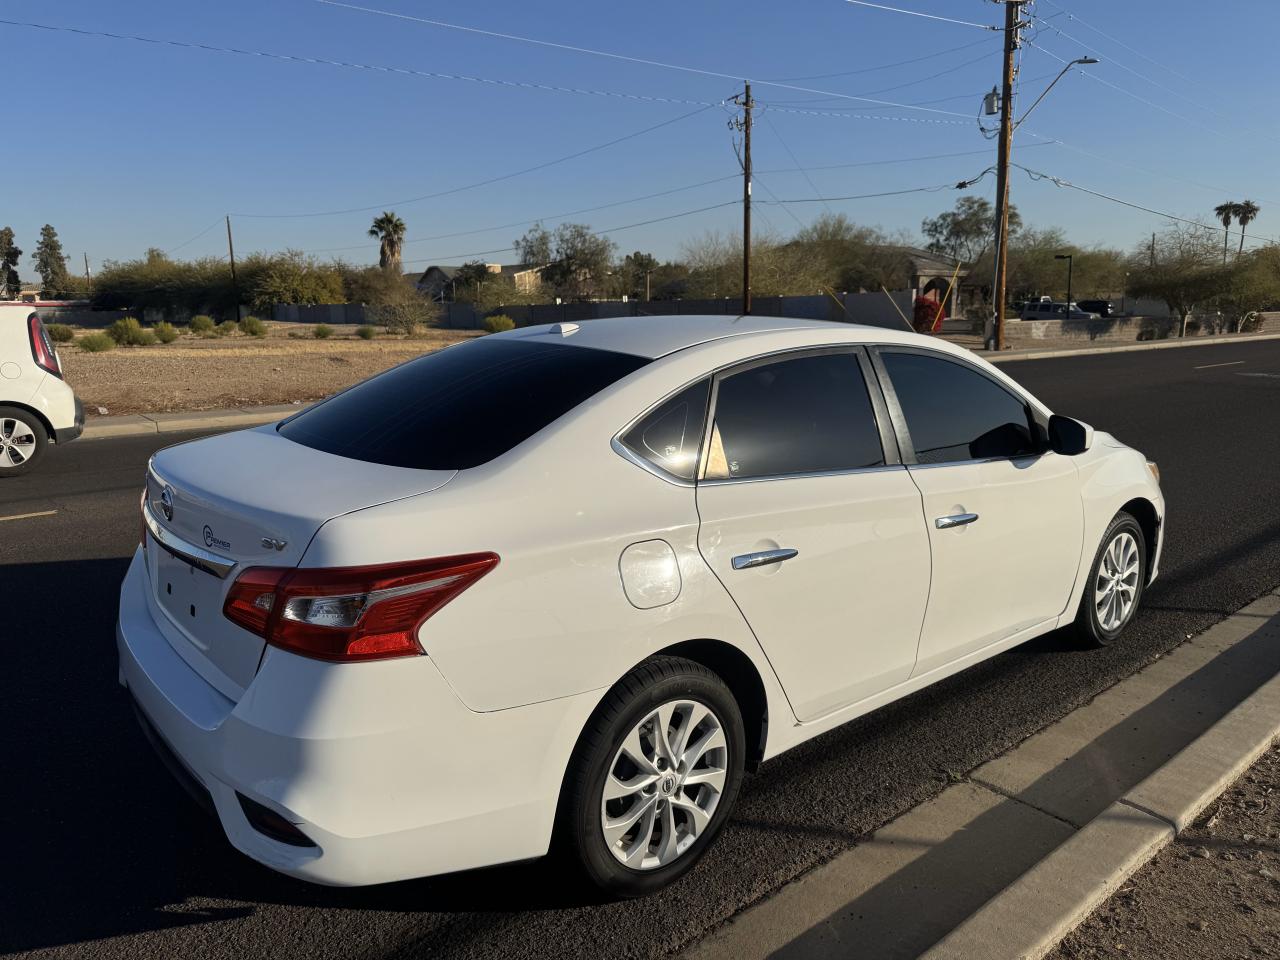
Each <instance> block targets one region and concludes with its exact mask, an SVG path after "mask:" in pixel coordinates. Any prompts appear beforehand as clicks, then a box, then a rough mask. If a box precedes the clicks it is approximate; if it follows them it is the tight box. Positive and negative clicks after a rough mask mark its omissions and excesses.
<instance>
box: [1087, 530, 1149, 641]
mask: <svg viewBox="0 0 1280 960" xmlns="http://www.w3.org/2000/svg"><path fill="white" fill-rule="evenodd" d="M1146 579H1147V545H1146V539H1145V538H1144V537H1143V535H1142V528H1141V527H1140V526H1139V525H1138V521H1137V520H1135V519H1134V518H1133V517H1132V516H1131V515H1130V514H1128V513H1124V512H1121V513H1118V514H1116V516H1115V519H1114V520H1112V521H1111V525H1110V526H1108V527H1107V532H1106V533H1105V534H1104V535H1103V537H1102V545H1101V546H1099V547H1098V552H1097V554H1096V555H1095V556H1094V558H1093V566H1092V568H1091V569H1090V573H1089V582H1088V583H1087V584H1086V585H1085V590H1084V596H1082V597H1081V598H1080V611H1079V613H1077V615H1076V632H1077V633H1078V634H1079V635H1080V638H1081V639H1082V640H1084V641H1085V643H1087V644H1088V645H1090V646H1095V647H1105V646H1107V645H1108V644H1110V643H1112V642H1113V641H1115V640H1116V639H1118V638H1119V636H1120V634H1122V633H1123V632H1124V630H1125V628H1126V627H1128V626H1129V624H1130V622H1131V621H1132V620H1133V616H1134V614H1135V613H1137V610H1138V604H1139V603H1140V602H1141V600H1142V588H1143V585H1144V584H1145V583H1146Z"/></svg>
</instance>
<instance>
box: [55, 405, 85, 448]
mask: <svg viewBox="0 0 1280 960" xmlns="http://www.w3.org/2000/svg"><path fill="white" fill-rule="evenodd" d="M71 399H72V400H73V401H74V404H75V406H74V409H75V414H74V418H73V419H72V422H71V426H69V427H60V428H57V429H55V430H54V431H53V442H54V443H70V442H71V441H72V440H74V439H76V437H78V436H80V434H82V433H84V403H83V402H82V401H81V400H80V398H79V397H77V396H75V395H74V394H73V395H72V397H71Z"/></svg>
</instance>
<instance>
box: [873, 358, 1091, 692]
mask: <svg viewBox="0 0 1280 960" xmlns="http://www.w3.org/2000/svg"><path fill="white" fill-rule="evenodd" d="M878 356H879V359H880V363H881V364H882V365H883V370H884V371H885V372H886V373H887V375H888V381H889V384H890V385H889V386H886V393H889V394H890V396H891V397H893V398H895V399H896V402H897V405H898V407H899V408H900V410H901V411H902V417H901V419H902V421H903V422H904V423H905V426H906V429H907V432H908V433H909V443H904V446H909V447H911V448H912V450H911V451H910V452H908V453H904V458H905V459H907V460H912V459H914V460H915V463H912V464H911V465H910V466H909V467H908V470H909V472H910V475H911V479H912V480H914V481H915V484H916V486H917V487H919V489H920V494H921V496H922V497H923V499H924V516H925V522H926V524H927V526H928V532H929V540H930V544H931V547H932V556H933V577H932V587H931V590H930V594H929V607H928V611H927V613H926V614H925V621H924V630H923V631H922V633H921V636H920V652H919V657H918V660H917V663H916V668H915V671H914V673H915V674H916V675H919V674H922V673H927V672H928V671H930V670H933V669H934V668H936V667H939V666H943V665H944V664H947V663H950V662H952V661H954V660H957V659H959V658H961V657H963V656H965V655H966V654H969V653H972V652H974V651H976V650H980V649H982V648H983V647H985V646H987V645H989V644H992V643H996V642H998V641H1000V640H1004V639H1006V638H1008V637H1011V636H1013V635H1015V634H1017V633H1019V632H1021V631H1023V630H1026V629H1028V628H1030V627H1034V626H1037V625H1039V624H1043V623H1044V622H1045V621H1047V620H1052V619H1054V618H1056V617H1058V616H1059V615H1060V614H1061V613H1062V612H1063V610H1064V609H1065V608H1066V605H1067V602H1068V599H1069V597H1070V595H1071V589H1072V586H1073V585H1074V582H1075V576H1076V569H1077V566H1078V564H1079V560H1080V546H1081V541H1082V537H1083V525H1084V510H1083V507H1082V505H1081V503H1080V483H1079V477H1078V475H1077V472H1076V467H1075V464H1074V463H1073V462H1072V460H1071V458H1069V457H1063V456H1060V455H1058V454H1056V453H1053V452H1051V451H1047V450H1045V449H1044V446H1043V444H1042V443H1041V441H1040V439H1039V437H1038V431H1037V429H1036V425H1035V421H1034V418H1033V414H1032V411H1031V409H1030V407H1029V406H1028V404H1027V402H1026V401H1025V399H1023V398H1022V397H1018V396H1015V394H1014V393H1013V392H1012V391H1011V390H1009V389H1008V388H1007V387H1006V386H1004V385H1003V384H1000V383H997V382H996V380H995V379H993V378H991V377H988V376H987V375H986V374H985V373H983V372H982V371H980V370H978V369H977V368H976V367H974V366H972V365H970V364H967V363H964V362H962V361H959V360H953V359H949V358H947V357H944V356H942V355H940V354H936V353H927V352H921V351H902V350H893V349H889V348H881V349H880V350H879V351H878Z"/></svg>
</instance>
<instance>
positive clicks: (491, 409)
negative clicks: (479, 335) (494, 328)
mask: <svg viewBox="0 0 1280 960" xmlns="http://www.w3.org/2000/svg"><path fill="white" fill-rule="evenodd" d="M648 362H649V361H648V360H646V359H645V358H644V357H636V356H632V355H631V354H626V353H615V352H613V351H610V350H596V349H593V348H590V347H576V346H569V345H568V344H562V343H545V342H543V343H539V342H536V341H534V342H531V341H530V340H527V339H522V340H502V339H493V340H490V339H482V340H471V341H468V342H467V343H462V344H458V345H457V346H454V347H447V348H446V349H444V350H440V351H438V352H437V353H430V354H427V355H426V356H425V357H419V358H418V359H417V360H411V361H410V362H409V363H404V364H401V365H400V366H398V367H393V368H391V369H390V370H388V371H386V372H385V373H382V374H379V375H378V376H376V377H374V378H373V379H372V380H366V381H365V382H364V383H361V384H359V385H358V386H355V387H352V388H351V389H350V390H347V391H346V392H344V393H340V394H338V395H337V396H336V397H333V398H332V399H330V400H327V401H325V402H324V403H320V404H317V405H316V406H314V407H312V408H311V409H310V410H307V411H305V412H303V413H300V414H299V415H298V416H296V417H294V418H292V419H291V420H287V421H285V422H284V423H283V424H281V425H280V427H279V428H278V429H279V432H280V434H281V435H282V436H284V437H287V438H288V439H290V440H292V441H294V442H295V443H300V444H302V445H303V446H307V447H313V448H314V449H316V450H323V451H324V452H325V453H332V454H336V455H337V456H340V457H350V458H352V459H354V460H363V461H365V462H366V463H381V464H386V465H387V466H392V467H412V468H416V469H419V470H465V469H467V468H468V467H477V466H479V465H480V464H482V463H487V462H488V461H490V460H492V459H494V458H495V457H498V456H500V455H502V454H504V453H506V452H507V451H508V450H510V449H511V448H512V447H514V446H516V445H517V444H519V443H522V442H523V441H525V440H527V439H528V438H529V437H531V436H533V435H534V434H535V433H537V432H538V431H539V430H541V429H542V428H543V427H545V426H547V425H548V424H549V423H551V422H552V421H553V420H556V419H558V418H559V417H561V416H563V415H564V414H566V413H568V412H569V411H570V410H572V409H573V408H574V407H576V406H577V405H578V404H580V403H582V402H583V401H585V400H587V399H589V398H590V397H593V396H595V395H596V394H597V393H599V392H600V391H601V390H603V389H604V388H605V387H607V386H609V385H611V384H613V383H615V382H616V381H618V380H621V379H622V378H623V377H625V376H627V374H629V373H632V372H634V371H635V370H638V369H639V368H640V367H642V366H644V365H645V364H646V363H648Z"/></svg>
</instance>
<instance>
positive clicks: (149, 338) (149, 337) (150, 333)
mask: <svg viewBox="0 0 1280 960" xmlns="http://www.w3.org/2000/svg"><path fill="white" fill-rule="evenodd" d="M155 345H156V332H155V331H154V330H148V329H146V328H145V327H144V328H143V330H142V335H141V336H139V337H138V342H137V343H135V344H134V346H136V347H154V346H155Z"/></svg>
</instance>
